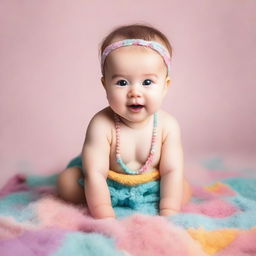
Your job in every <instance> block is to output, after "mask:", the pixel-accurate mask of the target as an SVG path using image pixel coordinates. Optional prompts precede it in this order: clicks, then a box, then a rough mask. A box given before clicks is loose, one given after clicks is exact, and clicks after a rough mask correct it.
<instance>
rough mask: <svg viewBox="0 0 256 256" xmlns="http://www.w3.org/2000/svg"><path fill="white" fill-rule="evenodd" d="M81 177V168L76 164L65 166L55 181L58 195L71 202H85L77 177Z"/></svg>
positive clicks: (82, 189)
mask: <svg viewBox="0 0 256 256" xmlns="http://www.w3.org/2000/svg"><path fill="white" fill-rule="evenodd" d="M82 177H83V173H82V169H81V168H79V167H76V166H73V167H70V168H67V169H66V170H64V171H63V172H62V173H60V175H59V177H58V181H57V191H58V195H59V197H61V198H62V199H63V200H65V201H68V202H71V203H75V204H85V202H86V200H85V194H84V188H83V187H82V186H81V185H79V184H78V180H79V178H82Z"/></svg>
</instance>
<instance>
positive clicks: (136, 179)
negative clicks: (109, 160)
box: [108, 170, 160, 186]
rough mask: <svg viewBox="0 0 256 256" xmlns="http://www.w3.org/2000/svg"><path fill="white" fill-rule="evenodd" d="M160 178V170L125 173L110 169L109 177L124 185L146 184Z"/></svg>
mask: <svg viewBox="0 0 256 256" xmlns="http://www.w3.org/2000/svg"><path fill="white" fill-rule="evenodd" d="M159 178H160V173H159V171H158V170H154V171H152V172H146V173H143V174H134V175H133V174H123V173H117V172H113V171H111V170H109V172H108V179H111V180H114V181H117V182H118V183H121V184H123V185H127V186H134V185H140V184H144V183H147V182H150V181H154V180H158V179H159Z"/></svg>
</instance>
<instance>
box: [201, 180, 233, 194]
mask: <svg viewBox="0 0 256 256" xmlns="http://www.w3.org/2000/svg"><path fill="white" fill-rule="evenodd" d="M205 189H206V190H208V191H210V192H214V193H222V192H224V191H226V190H227V189H230V188H229V186H227V185H225V184H223V183H221V182H216V183H214V184H212V185H210V186H207V187H205Z"/></svg>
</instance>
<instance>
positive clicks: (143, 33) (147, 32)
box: [100, 24, 172, 57]
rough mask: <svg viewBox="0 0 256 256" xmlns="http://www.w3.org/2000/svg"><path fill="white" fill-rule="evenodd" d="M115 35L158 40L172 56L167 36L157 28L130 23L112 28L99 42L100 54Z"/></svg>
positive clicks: (124, 37) (125, 37)
mask: <svg viewBox="0 0 256 256" xmlns="http://www.w3.org/2000/svg"><path fill="white" fill-rule="evenodd" d="M116 37H122V38H123V39H143V40H146V41H154V40H157V39H158V40H159V39H160V41H162V43H164V46H165V47H166V48H167V50H168V51H169V53H170V57H171V56H172V46H171V44H170V42H169V40H168V39H167V37H166V36H165V35H164V34H163V33H162V32H160V31H159V30H158V29H156V28H154V27H152V26H148V25H143V24H132V25H127V26H121V27H118V28H116V29H114V30H113V31H112V32H111V33H110V34H109V35H107V36H106V37H105V38H104V40H103V41H102V43H101V47H100V55H102V53H103V51H104V49H105V48H106V47H107V46H108V45H110V44H111V43H113V39H114V38H116Z"/></svg>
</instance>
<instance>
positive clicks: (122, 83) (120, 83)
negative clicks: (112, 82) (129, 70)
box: [116, 80, 128, 86]
mask: <svg viewBox="0 0 256 256" xmlns="http://www.w3.org/2000/svg"><path fill="white" fill-rule="evenodd" d="M116 84H117V85H120V86H126V85H127V84H128V83H127V81H126V80H119V81H117V83H116Z"/></svg>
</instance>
